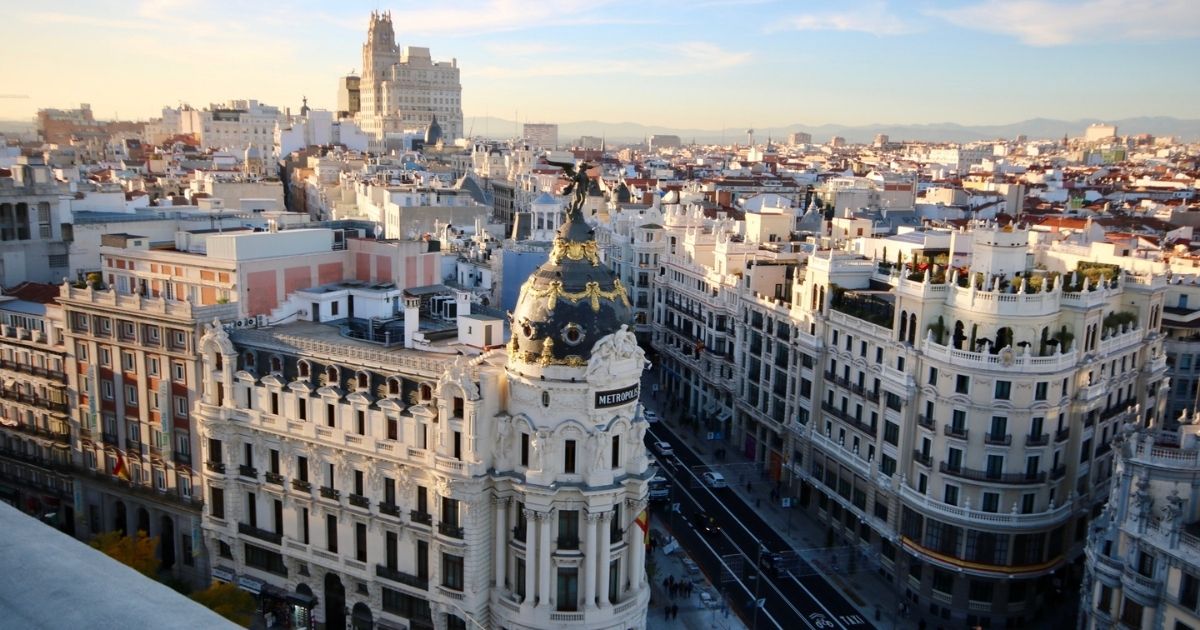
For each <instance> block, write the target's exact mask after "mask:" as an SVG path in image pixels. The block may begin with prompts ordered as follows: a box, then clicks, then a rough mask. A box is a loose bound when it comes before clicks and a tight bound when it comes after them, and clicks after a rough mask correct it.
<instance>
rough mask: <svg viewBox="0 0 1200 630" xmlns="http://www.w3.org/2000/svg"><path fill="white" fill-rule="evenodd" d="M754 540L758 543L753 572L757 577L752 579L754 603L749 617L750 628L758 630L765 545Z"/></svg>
mask: <svg viewBox="0 0 1200 630" xmlns="http://www.w3.org/2000/svg"><path fill="white" fill-rule="evenodd" d="M755 542H757V543H758V558H757V559H755V561H754V572H755V574H756V575H757V578H756V579H755V580H754V601H753V602H752V603H753V604H754V613H753V615H751V617H750V630H758V609H759V608H760V603H761V602H762V583H763V572H762V555H763V550H764V549H765V548H766V545H764V544H763V543H762V541H761V540H756V541H755Z"/></svg>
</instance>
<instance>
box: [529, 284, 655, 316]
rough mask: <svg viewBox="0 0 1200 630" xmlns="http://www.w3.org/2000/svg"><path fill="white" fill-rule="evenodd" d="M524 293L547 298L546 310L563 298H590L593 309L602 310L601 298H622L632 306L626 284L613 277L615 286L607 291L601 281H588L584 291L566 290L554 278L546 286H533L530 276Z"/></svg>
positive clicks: (572, 299) (573, 299) (571, 301)
mask: <svg viewBox="0 0 1200 630" xmlns="http://www.w3.org/2000/svg"><path fill="white" fill-rule="evenodd" d="M521 291H522V292H523V293H529V294H530V295H532V296H533V297H535V298H547V301H546V310H548V311H553V310H554V307H555V305H556V304H557V303H558V300H560V299H563V300H566V301H568V302H570V303H572V304H578V303H579V301H580V300H589V301H591V303H592V310H593V311H596V312H599V311H600V300H616V299H618V298H619V299H620V300H621V302H623V303H624V304H625V306H626V307H629V306H631V305H630V303H629V293H628V292H627V291H626V290H625V285H623V284H621V281H620V280H617V279H613V288H612V290H610V291H605V290H604V289H601V288H600V283H599V282H588V283H587V284H586V285H584V289H583V290H582V291H577V292H572V291H564V290H563V287H562V282H560V281H558V280H554V281H552V282H550V283H549V284H548V285H546V288H544V289H541V288H538V287H535V286H533V278H530V279H529V280H528V281H527V282H526V283H525V286H524V287H522V288H521Z"/></svg>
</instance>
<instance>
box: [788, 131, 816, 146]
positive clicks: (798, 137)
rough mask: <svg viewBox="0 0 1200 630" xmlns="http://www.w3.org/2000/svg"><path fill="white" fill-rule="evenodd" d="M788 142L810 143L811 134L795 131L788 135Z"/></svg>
mask: <svg viewBox="0 0 1200 630" xmlns="http://www.w3.org/2000/svg"><path fill="white" fill-rule="evenodd" d="M788 144H793V145H795V144H812V134H811V133H804V132H803V131H797V132H795V133H793V134H791V135H789V136H788Z"/></svg>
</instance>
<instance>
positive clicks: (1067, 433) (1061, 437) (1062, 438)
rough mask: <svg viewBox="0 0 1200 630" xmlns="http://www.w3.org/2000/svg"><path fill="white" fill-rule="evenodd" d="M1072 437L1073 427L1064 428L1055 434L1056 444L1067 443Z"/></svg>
mask: <svg viewBox="0 0 1200 630" xmlns="http://www.w3.org/2000/svg"><path fill="white" fill-rule="evenodd" d="M1069 437H1071V427H1063V428H1061V429H1059V430H1058V431H1056V432H1055V433H1054V443H1055V444H1057V443H1059V442H1066V441H1067V438H1069Z"/></svg>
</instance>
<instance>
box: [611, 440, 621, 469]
mask: <svg viewBox="0 0 1200 630" xmlns="http://www.w3.org/2000/svg"><path fill="white" fill-rule="evenodd" d="M609 459H610V463H609V467H610V468H620V467H621V436H619V435H614V436H612V448H611V449H610V450H609Z"/></svg>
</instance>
